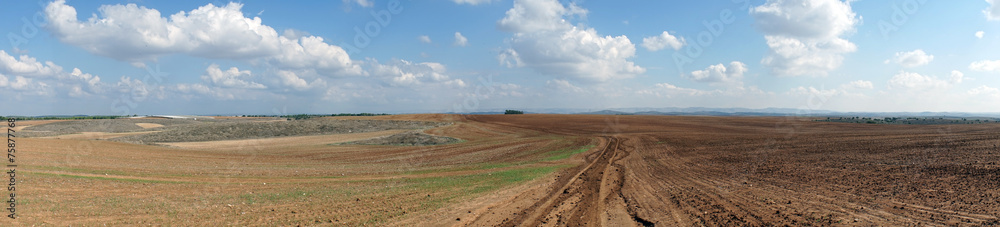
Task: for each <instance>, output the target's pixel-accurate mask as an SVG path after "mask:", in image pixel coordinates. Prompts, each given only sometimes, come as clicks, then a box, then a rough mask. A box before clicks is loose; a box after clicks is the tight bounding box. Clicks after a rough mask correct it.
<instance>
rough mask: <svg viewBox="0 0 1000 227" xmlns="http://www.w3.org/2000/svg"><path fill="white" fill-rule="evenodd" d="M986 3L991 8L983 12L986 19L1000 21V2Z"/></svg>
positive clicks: (989, 0) (997, 0)
mask: <svg viewBox="0 0 1000 227" xmlns="http://www.w3.org/2000/svg"><path fill="white" fill-rule="evenodd" d="M986 3H989V4H990V7H987V8H986V9H984V10H983V13H984V14H986V18H987V19H988V20H1000V0H986Z"/></svg>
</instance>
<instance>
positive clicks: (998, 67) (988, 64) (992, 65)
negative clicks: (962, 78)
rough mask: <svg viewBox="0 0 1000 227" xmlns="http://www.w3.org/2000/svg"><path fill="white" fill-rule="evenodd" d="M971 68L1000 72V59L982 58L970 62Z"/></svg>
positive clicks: (980, 70)
mask: <svg viewBox="0 0 1000 227" xmlns="http://www.w3.org/2000/svg"><path fill="white" fill-rule="evenodd" d="M969 69H971V70H972V71H979V72H1000V60H996V61H990V60H982V61H977V62H973V63H972V64H969Z"/></svg>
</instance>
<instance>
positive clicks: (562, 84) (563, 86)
mask: <svg viewBox="0 0 1000 227" xmlns="http://www.w3.org/2000/svg"><path fill="white" fill-rule="evenodd" d="M545 85H548V86H549V87H552V88H554V89H556V90H558V91H564V92H572V93H580V92H583V88H580V87H577V86H575V85H573V84H572V83H570V82H569V81H566V80H560V79H554V80H549V81H545Z"/></svg>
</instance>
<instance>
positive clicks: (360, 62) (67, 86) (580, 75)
mask: <svg viewBox="0 0 1000 227" xmlns="http://www.w3.org/2000/svg"><path fill="white" fill-rule="evenodd" d="M0 17H2V20H0V34H6V36H5V37H6V38H7V39H4V41H0V51H2V52H0V102H2V103H3V108H2V111H0V115H46V114H140V115H142V114H286V113H339V112H388V113H414V112H475V111H483V110H493V109H508V108H513V109H518V108H521V109H531V108H580V109H590V110H599V109H606V108H629V107H652V108H657V107H743V108H767V107H780V108H801V109H806V110H809V109H812V110H835V111H913V112H917V111H952V112H959V111H961V112H1000V105H998V104H1000V51H997V50H1000V42H998V41H1000V2H998V0H985V1H983V0H967V1H950V2H942V1H920V0H895V1H874V0H858V1H840V0H766V1H765V0H726V1H721V0H720V1H638V0H625V1H584V0H577V1H556V0H533V1H527V0H513V1H511V0H432V1H410V0H385V1H384V0H343V1H326V2H315V1H309V2H276V1H254V0H249V1H240V2H228V1H204V2H196V1H117V2H116V1H101V2H95V1H54V2H53V1H37V2H36V1H6V2H3V3H0Z"/></svg>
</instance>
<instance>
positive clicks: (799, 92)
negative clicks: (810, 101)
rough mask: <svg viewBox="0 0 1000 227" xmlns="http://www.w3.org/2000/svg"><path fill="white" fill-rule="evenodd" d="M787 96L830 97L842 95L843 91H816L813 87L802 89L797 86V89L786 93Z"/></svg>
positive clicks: (821, 89)
mask: <svg viewBox="0 0 1000 227" xmlns="http://www.w3.org/2000/svg"><path fill="white" fill-rule="evenodd" d="M787 94H789V95H796V96H805V97H830V96H834V95H837V94H844V92H843V91H839V90H837V89H823V88H820V89H816V88H815V87H812V86H810V87H808V88H807V87H803V86H799V87H797V88H792V89H791V90H789V91H788V93H787Z"/></svg>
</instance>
